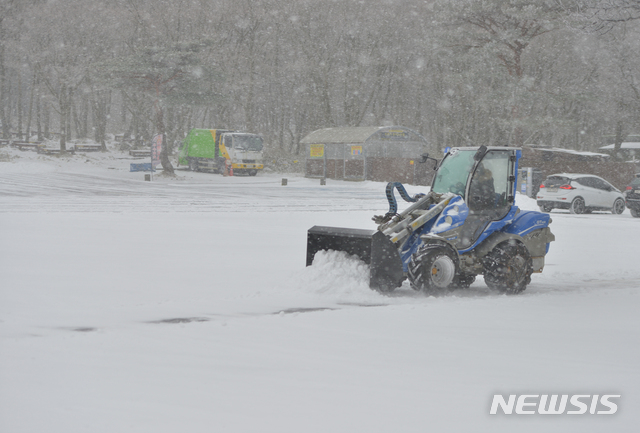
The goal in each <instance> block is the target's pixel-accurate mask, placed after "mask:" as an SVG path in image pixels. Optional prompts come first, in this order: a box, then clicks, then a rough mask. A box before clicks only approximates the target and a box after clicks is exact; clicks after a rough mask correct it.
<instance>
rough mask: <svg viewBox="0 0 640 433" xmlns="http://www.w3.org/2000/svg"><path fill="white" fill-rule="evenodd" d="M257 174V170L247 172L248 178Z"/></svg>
mask: <svg viewBox="0 0 640 433" xmlns="http://www.w3.org/2000/svg"><path fill="white" fill-rule="evenodd" d="M256 174H258V170H249V176H255V175H256Z"/></svg>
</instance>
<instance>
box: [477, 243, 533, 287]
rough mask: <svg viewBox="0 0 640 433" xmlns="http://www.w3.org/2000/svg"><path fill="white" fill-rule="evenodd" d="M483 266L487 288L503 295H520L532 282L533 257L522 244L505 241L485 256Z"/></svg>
mask: <svg viewBox="0 0 640 433" xmlns="http://www.w3.org/2000/svg"><path fill="white" fill-rule="evenodd" d="M483 265H484V281H485V282H486V283H487V286H489V288H491V289H494V290H498V291H500V292H502V293H508V294H516V293H520V292H522V291H524V289H526V288H527V284H529V283H530V282H531V274H532V273H533V266H532V260H531V255H530V254H529V250H527V247H525V246H524V244H522V243H521V242H517V241H504V242H502V243H500V244H498V245H497V246H496V247H495V248H494V249H493V250H491V251H490V252H489V254H487V255H486V256H485V258H484V260H483Z"/></svg>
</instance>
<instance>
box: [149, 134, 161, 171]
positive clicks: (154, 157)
mask: <svg viewBox="0 0 640 433" xmlns="http://www.w3.org/2000/svg"><path fill="white" fill-rule="evenodd" d="M160 152H162V134H156V135H154V137H153V138H152V139H151V179H153V172H154V171H156V167H157V166H158V164H160Z"/></svg>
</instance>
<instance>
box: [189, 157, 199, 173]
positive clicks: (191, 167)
mask: <svg viewBox="0 0 640 433" xmlns="http://www.w3.org/2000/svg"><path fill="white" fill-rule="evenodd" d="M189 170H191V171H198V160H197V159H194V158H190V159H189Z"/></svg>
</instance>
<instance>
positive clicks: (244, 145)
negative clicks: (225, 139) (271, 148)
mask: <svg viewBox="0 0 640 433" xmlns="http://www.w3.org/2000/svg"><path fill="white" fill-rule="evenodd" d="M233 147H234V149H239V150H252V151H254V152H259V151H261V150H262V137H260V136H258V135H234V136H233Z"/></svg>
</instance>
